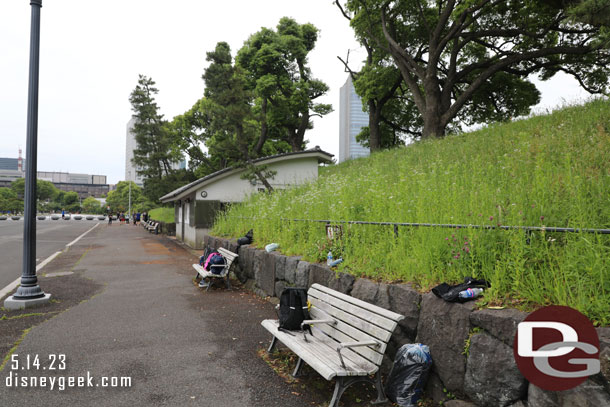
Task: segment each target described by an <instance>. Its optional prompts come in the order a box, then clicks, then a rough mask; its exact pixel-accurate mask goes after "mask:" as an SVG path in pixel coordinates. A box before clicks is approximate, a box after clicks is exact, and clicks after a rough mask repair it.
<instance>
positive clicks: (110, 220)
mask: <svg viewBox="0 0 610 407" xmlns="http://www.w3.org/2000/svg"><path fill="white" fill-rule="evenodd" d="M108 226H112V214H111V213H109V214H108Z"/></svg>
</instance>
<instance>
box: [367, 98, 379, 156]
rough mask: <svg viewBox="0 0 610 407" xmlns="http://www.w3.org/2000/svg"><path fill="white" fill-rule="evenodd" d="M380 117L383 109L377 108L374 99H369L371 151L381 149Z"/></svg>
mask: <svg viewBox="0 0 610 407" xmlns="http://www.w3.org/2000/svg"><path fill="white" fill-rule="evenodd" d="M380 117H381V109H378V108H377V106H376V105H375V102H374V101H372V100H369V147H370V149H371V152H373V151H377V150H381V130H380V129H379V120H380Z"/></svg>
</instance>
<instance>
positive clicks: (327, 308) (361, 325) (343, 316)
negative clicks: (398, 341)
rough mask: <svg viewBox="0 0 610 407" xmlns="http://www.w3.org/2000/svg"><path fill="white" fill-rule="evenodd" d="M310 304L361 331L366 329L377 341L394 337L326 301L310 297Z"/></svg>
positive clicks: (385, 340)
mask: <svg viewBox="0 0 610 407" xmlns="http://www.w3.org/2000/svg"><path fill="white" fill-rule="evenodd" d="M309 302H310V303H311V304H312V306H315V307H316V308H318V309H319V310H321V311H322V312H324V313H326V314H328V315H329V316H330V317H332V318H335V319H337V320H339V321H342V322H345V323H346V324H348V325H350V326H352V327H354V328H357V329H359V330H361V331H362V330H364V329H366V332H367V333H368V334H369V335H370V336H372V337H373V338H375V339H379V340H380V341H382V342H387V341H389V340H390V337H391V336H392V333H391V332H390V331H386V330H385V329H382V328H379V327H378V326H375V325H373V326H371V325H370V324H366V322H364V321H362V320H361V319H360V318H357V317H355V316H354V315H352V314H349V313H347V312H345V311H342V310H340V309H338V308H335V307H333V306H332V305H330V304H328V303H326V302H324V301H321V300H318V299H317V298H314V297H309Z"/></svg>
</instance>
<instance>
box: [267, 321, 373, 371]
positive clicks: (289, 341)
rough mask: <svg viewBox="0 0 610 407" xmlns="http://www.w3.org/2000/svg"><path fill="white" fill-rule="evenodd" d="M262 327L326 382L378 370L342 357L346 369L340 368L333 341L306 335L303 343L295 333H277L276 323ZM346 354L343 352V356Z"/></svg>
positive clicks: (269, 323)
mask: <svg viewBox="0 0 610 407" xmlns="http://www.w3.org/2000/svg"><path fill="white" fill-rule="evenodd" d="M261 324H262V326H263V327H264V328H265V329H267V330H268V331H269V332H271V333H272V334H273V335H274V336H276V337H277V338H278V339H279V340H280V341H281V342H282V343H284V344H285V345H286V346H287V347H288V348H289V349H290V350H291V351H293V352H294V353H295V354H297V355H298V356H299V357H300V358H301V359H303V361H304V362H305V363H307V364H308V365H309V366H311V367H312V368H313V369H315V370H316V371H317V372H318V373H320V375H321V376H322V377H324V378H325V379H326V380H331V379H332V378H334V377H335V376H368V375H371V374H374V373H375V372H377V370H378V369H379V367H378V366H376V365H374V364H372V363H370V362H367V361H365V360H363V361H362V363H359V364H357V363H355V362H353V361H352V360H351V359H349V358H347V357H344V361H345V365H346V367H347V369H345V368H343V367H342V366H341V361H340V360H339V355H338V354H337V352H336V350H335V349H334V347H332V346H329V343H330V344H334V343H335V342H334V341H331V340H326V341H324V340H323V338H321V337H315V336H314V337H313V338H312V337H311V335H308V340H309V342H305V341H304V339H303V336H302V335H298V334H296V333H295V336H292V335H289V334H287V333H285V332H282V331H278V330H277V328H278V321H277V320H271V319H267V320H264V321H263V322H262V323H261ZM346 354H347V353H346V352H345V351H344V355H346Z"/></svg>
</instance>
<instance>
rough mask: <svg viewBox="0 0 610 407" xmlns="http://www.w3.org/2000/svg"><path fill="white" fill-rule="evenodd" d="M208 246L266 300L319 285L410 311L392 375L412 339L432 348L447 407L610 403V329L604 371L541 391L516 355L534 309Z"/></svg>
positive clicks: (248, 249) (433, 389)
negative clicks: (449, 298)
mask: <svg viewBox="0 0 610 407" xmlns="http://www.w3.org/2000/svg"><path fill="white" fill-rule="evenodd" d="M204 243H205V245H209V246H211V247H213V248H219V247H224V248H226V249H228V250H230V251H232V252H235V253H238V254H239V258H238V263H237V264H236V266H235V269H234V273H235V277H236V278H237V279H239V281H241V282H242V283H244V284H245V285H246V287H248V288H250V289H252V290H253V291H254V292H255V293H257V294H258V295H260V296H263V297H267V296H270V297H279V296H280V293H281V292H282V290H283V289H284V288H285V287H289V286H296V287H309V286H311V285H312V284H314V283H319V284H322V285H325V286H327V287H330V288H332V289H334V290H337V291H341V292H343V293H345V294H349V295H351V296H353V297H356V298H359V299H361V300H363V301H367V302H370V303H372V304H375V305H378V306H380V307H383V308H386V309H389V310H392V311H394V312H397V313H399V314H402V315H404V316H405V319H404V320H403V321H401V322H400V324H399V328H398V329H397V330H396V331H395V333H394V335H393V337H392V340H391V341H390V344H389V346H388V351H387V352H386V356H388V357H387V358H386V359H387V360H386V361H385V363H384V369H386V372H387V371H388V370H389V367H390V366H391V363H392V362H391V361H392V358H393V357H394V355H395V353H396V350H397V349H398V348H399V347H400V346H402V345H403V344H406V343H423V344H426V345H428V346H429V347H430V353H431V354H432V360H433V362H434V367H433V371H432V374H431V375H430V377H429V380H428V384H427V387H426V393H427V395H428V397H430V398H432V399H433V400H434V401H435V402H439V403H440V402H443V403H444V404H443V405H444V406H446V407H468V406H485V407H487V406H489V407H504V406H511V407H526V406H527V407H585V406H590V407H598V406H599V407H602V406H608V407H610V327H608V328H597V332H598V335H599V338H600V345H601V353H600V357H601V364H602V372H601V373H600V374H598V375H596V376H594V377H591V378H589V379H587V380H586V381H585V382H584V383H583V384H581V385H580V386H578V387H576V388H574V389H571V390H567V391H562V392H549V391H545V390H542V389H540V388H538V387H536V386H534V385H533V384H531V383H528V381H527V380H526V379H525V378H524V377H523V376H522V375H521V373H520V372H519V370H518V369H517V366H516V364H515V359H514V356H513V340H514V336H515V332H516V328H517V324H518V323H519V322H521V321H522V320H523V319H524V318H525V317H526V316H527V313H524V312H521V311H518V310H514V309H503V310H491V309H482V310H477V309H476V308H475V303H474V302H468V303H464V304H458V303H447V302H445V301H443V300H441V299H439V298H437V297H436V296H435V295H434V294H433V293H431V292H430V293H426V294H421V293H420V292H418V291H417V290H415V289H413V288H412V287H411V286H410V285H409V284H384V283H378V282H375V281H371V280H368V279H364V278H356V277H354V276H352V275H350V274H346V273H340V272H335V271H333V270H331V269H330V268H328V267H327V266H326V265H323V264H316V263H309V262H306V261H303V260H301V258H300V257H289V256H284V255H282V254H280V253H278V252H271V253H267V252H266V251H265V250H262V249H257V248H255V247H252V246H241V247H239V246H238V245H237V243H236V241H235V240H227V239H222V238H217V237H213V236H206V237H205V241H204Z"/></svg>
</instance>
